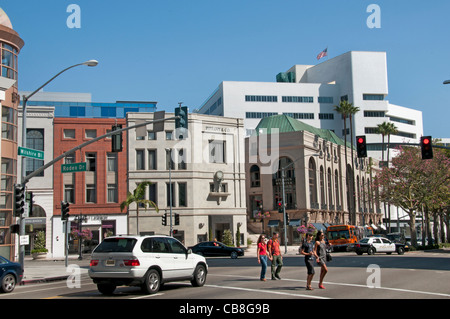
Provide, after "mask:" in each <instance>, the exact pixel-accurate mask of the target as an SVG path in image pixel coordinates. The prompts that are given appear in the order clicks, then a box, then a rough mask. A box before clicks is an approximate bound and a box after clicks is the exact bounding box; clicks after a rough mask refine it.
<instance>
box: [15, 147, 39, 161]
mask: <svg viewBox="0 0 450 319" xmlns="http://www.w3.org/2000/svg"><path fill="white" fill-rule="evenodd" d="M19 155H20V156H25V157H31V158H35V159H40V160H43V159H44V152H43V151H38V150H33V149H31V148H26V147H21V146H19Z"/></svg>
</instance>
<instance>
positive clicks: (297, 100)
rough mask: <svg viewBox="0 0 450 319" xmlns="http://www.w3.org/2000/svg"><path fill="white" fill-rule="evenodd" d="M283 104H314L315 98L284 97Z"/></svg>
mask: <svg viewBox="0 0 450 319" xmlns="http://www.w3.org/2000/svg"><path fill="white" fill-rule="evenodd" d="M281 100H282V101H283V102H290V103H313V102H314V98H313V97H312V96H283V97H282V98H281Z"/></svg>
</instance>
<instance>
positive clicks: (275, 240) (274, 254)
mask: <svg viewBox="0 0 450 319" xmlns="http://www.w3.org/2000/svg"><path fill="white" fill-rule="evenodd" d="M267 246H268V251H269V256H270V257H271V258H272V259H271V261H272V265H271V272H272V280H276V279H278V280H281V278H280V272H281V268H283V256H281V250H280V241H279V236H278V233H273V236H272V239H271V240H269V243H268V245H267Z"/></svg>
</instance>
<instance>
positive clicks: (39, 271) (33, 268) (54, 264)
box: [20, 255, 90, 285]
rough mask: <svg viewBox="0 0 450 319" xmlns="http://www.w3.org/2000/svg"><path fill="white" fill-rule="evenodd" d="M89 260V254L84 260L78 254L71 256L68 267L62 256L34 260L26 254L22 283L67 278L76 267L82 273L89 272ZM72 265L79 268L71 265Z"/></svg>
mask: <svg viewBox="0 0 450 319" xmlns="http://www.w3.org/2000/svg"><path fill="white" fill-rule="evenodd" d="M89 262H90V256H89V255H86V256H83V259H82V260H78V255H73V256H69V258H68V266H69V267H68V268H66V266H65V260H64V259H61V258H58V259H53V258H47V259H40V260H33V259H32V257H31V256H25V260H24V273H23V279H22V281H21V283H20V285H28V284H34V283H42V282H51V281H57V280H66V279H67V278H68V277H69V276H70V275H71V274H73V271H74V269H79V270H80V273H81V274H83V273H87V271H88V269H89ZM71 265H76V266H78V267H79V268H74V267H73V266H72V267H70V266H71Z"/></svg>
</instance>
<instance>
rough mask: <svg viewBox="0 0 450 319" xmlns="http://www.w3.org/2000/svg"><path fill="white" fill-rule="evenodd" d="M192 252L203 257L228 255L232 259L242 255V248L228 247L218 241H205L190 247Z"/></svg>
mask: <svg viewBox="0 0 450 319" xmlns="http://www.w3.org/2000/svg"><path fill="white" fill-rule="evenodd" d="M190 248H191V249H192V252H193V253H194V254H199V255H201V256H205V257H217V256H230V257H231V258H233V259H236V258H238V256H244V250H243V249H242V248H238V247H230V246H227V245H225V244H223V243H221V242H218V241H205V242H203V243H199V244H197V245H195V246H193V247H190Z"/></svg>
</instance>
